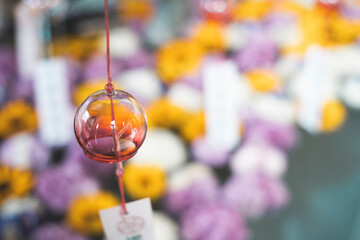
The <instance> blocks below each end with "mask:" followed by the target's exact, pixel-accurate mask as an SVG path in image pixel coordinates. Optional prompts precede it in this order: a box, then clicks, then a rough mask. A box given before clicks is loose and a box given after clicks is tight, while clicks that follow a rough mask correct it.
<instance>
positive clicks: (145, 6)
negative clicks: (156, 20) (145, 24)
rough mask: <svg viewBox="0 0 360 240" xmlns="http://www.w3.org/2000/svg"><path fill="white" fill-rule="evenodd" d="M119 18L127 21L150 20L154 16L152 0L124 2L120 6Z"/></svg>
mask: <svg viewBox="0 0 360 240" xmlns="http://www.w3.org/2000/svg"><path fill="white" fill-rule="evenodd" d="M118 11H119V17H120V18H121V19H122V20H125V21H132V20H142V21H145V20H148V19H150V18H151V17H152V16H153V14H154V5H153V3H152V1H151V0H123V1H119V4H118Z"/></svg>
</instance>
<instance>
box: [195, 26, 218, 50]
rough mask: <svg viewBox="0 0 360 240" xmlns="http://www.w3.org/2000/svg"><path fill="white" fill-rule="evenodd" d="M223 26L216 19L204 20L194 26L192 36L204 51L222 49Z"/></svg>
mask: <svg viewBox="0 0 360 240" xmlns="http://www.w3.org/2000/svg"><path fill="white" fill-rule="evenodd" d="M223 29H224V26H223V25H222V24H221V23H219V22H216V21H210V20H209V21H204V22H202V23H200V24H199V25H197V26H195V29H194V33H193V35H194V36H193V38H194V40H195V41H196V42H197V43H198V44H199V45H200V46H201V47H203V48H204V50H205V52H212V51H222V50H223V49H224V47H225V37H224V30H223Z"/></svg>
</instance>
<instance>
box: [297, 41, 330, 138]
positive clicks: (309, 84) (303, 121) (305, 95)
mask: <svg viewBox="0 0 360 240" xmlns="http://www.w3.org/2000/svg"><path fill="white" fill-rule="evenodd" d="M298 80H299V81H300V82H299V85H298V86H299V88H300V91H299V111H298V122H299V124H300V126H301V127H303V128H304V129H305V130H307V131H308V132H310V133H316V132H318V131H320V129H321V123H322V113H323V106H324V104H325V102H326V100H327V99H331V98H332V97H335V96H334V95H335V93H334V92H336V84H335V75H334V74H333V70H332V69H331V67H330V66H329V58H328V55H326V52H325V51H324V50H323V49H322V48H321V47H318V46H312V47H310V48H309V49H308V51H307V52H306V56H305V61H304V66H303V70H302V72H301V74H300V76H299V79H298Z"/></svg>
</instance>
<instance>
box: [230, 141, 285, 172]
mask: <svg viewBox="0 0 360 240" xmlns="http://www.w3.org/2000/svg"><path fill="white" fill-rule="evenodd" d="M230 167H231V170H232V171H233V173H235V174H237V175H239V176H242V175H247V174H263V175H266V176H270V177H273V178H281V177H282V176H283V175H284V173H285V171H286V169H287V160H286V156H285V154H284V153H283V152H282V151H281V150H279V149H276V148H274V147H271V146H269V145H268V144H266V143H261V142H260V143H259V142H256V143H245V144H244V145H243V146H241V148H240V149H239V150H238V151H236V152H235V154H234V155H233V156H232V157H231V162H230Z"/></svg>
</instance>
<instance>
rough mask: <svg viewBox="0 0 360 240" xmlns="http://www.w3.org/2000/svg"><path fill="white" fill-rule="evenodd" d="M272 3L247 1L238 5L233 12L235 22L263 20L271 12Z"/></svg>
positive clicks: (264, 0)
mask: <svg viewBox="0 0 360 240" xmlns="http://www.w3.org/2000/svg"><path fill="white" fill-rule="evenodd" d="M270 7H271V1H268V0H263V1H253V0H245V1H240V2H239V3H237V4H236V5H235V6H234V8H233V10H232V17H233V19H234V20H235V21H243V20H254V21H256V20H261V19H262V18H263V17H265V16H266V15H267V14H268V12H269V11H270Z"/></svg>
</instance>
